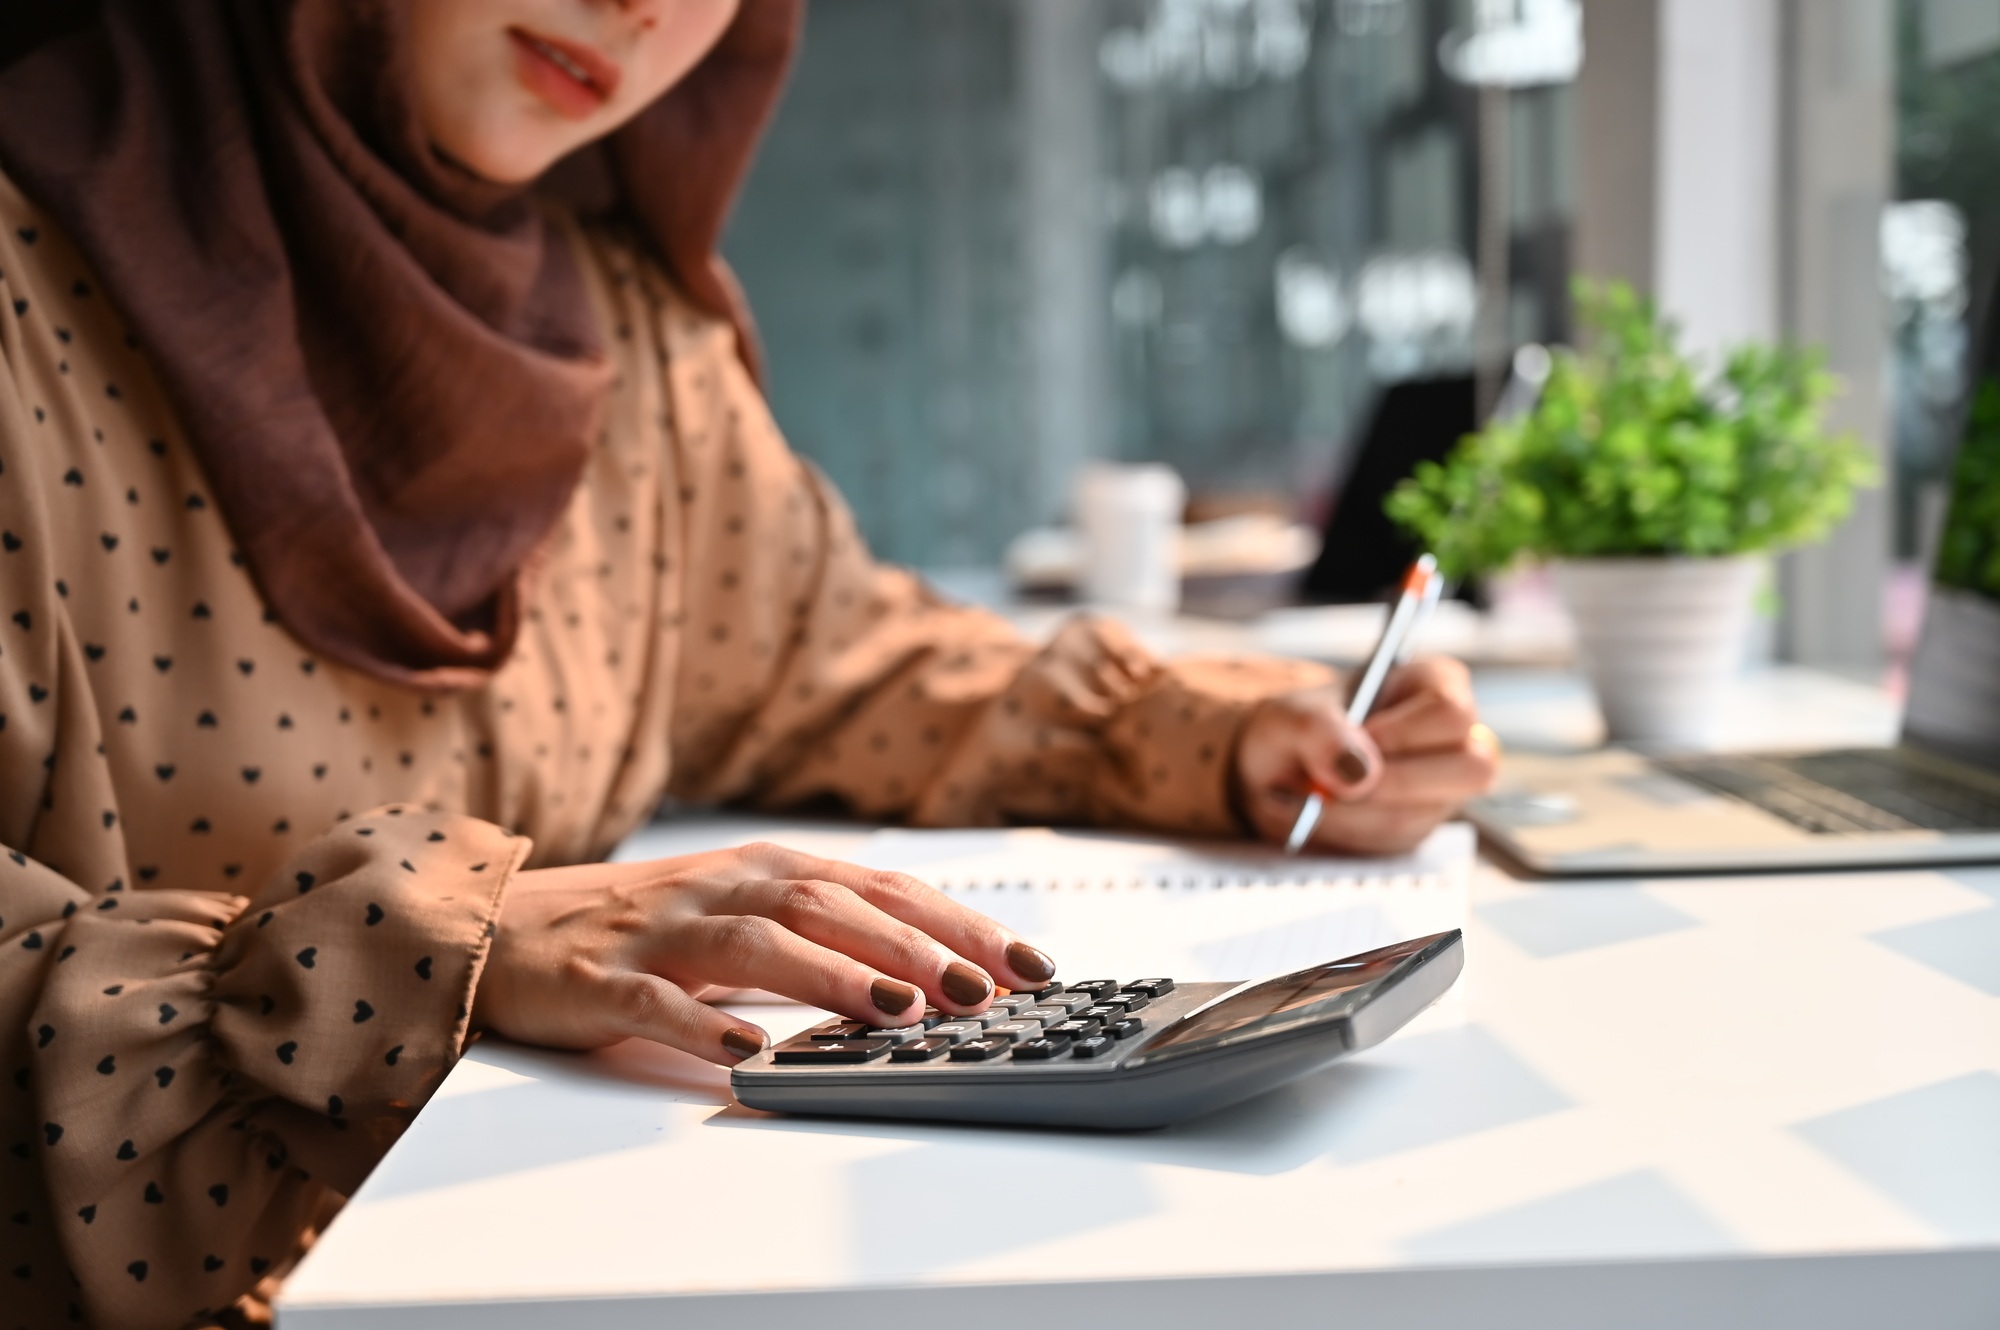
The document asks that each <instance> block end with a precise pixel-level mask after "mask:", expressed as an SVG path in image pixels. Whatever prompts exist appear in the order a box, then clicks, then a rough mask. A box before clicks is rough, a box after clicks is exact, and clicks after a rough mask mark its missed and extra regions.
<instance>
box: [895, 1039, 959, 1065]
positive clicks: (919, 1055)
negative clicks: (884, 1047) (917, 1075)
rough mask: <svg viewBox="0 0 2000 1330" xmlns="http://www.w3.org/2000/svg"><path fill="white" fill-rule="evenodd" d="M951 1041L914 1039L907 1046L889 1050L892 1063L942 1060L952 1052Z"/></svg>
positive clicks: (899, 1045) (902, 1045)
mask: <svg viewBox="0 0 2000 1330" xmlns="http://www.w3.org/2000/svg"><path fill="white" fill-rule="evenodd" d="M951 1047H952V1045H951V1040H949V1039H912V1040H911V1041H910V1042H909V1043H907V1044H897V1045H896V1046H895V1047H894V1048H892V1049H890V1050H889V1061H891V1062H929V1061H930V1060H931V1059H932V1058H941V1057H943V1056H944V1055H945V1054H946V1053H949V1052H950V1051H951Z"/></svg>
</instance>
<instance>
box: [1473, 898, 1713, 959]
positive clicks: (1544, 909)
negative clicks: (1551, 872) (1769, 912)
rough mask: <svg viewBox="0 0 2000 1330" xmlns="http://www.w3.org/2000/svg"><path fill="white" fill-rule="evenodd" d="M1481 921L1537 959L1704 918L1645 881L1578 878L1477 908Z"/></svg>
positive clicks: (1672, 929) (1689, 925) (1611, 943)
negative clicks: (1595, 881) (1651, 890)
mask: <svg viewBox="0 0 2000 1330" xmlns="http://www.w3.org/2000/svg"><path fill="white" fill-rule="evenodd" d="M1477 914H1478V915H1479V919H1480V922H1482V923H1484V924H1485V925H1486V926H1487V927H1489V928H1491V929H1492V930H1493V931H1494V932H1496V933H1498V934H1500V936H1501V937H1504V938H1506V939H1507V940H1508V941H1509V942H1511V943H1513V944H1514V945H1515V946H1517V947H1519V948H1520V949H1521V950H1523V951H1525V952H1527V953H1528V954H1529V955H1530V956H1533V957H1534V958H1535V959H1537V960H1548V959H1550V958H1552V957H1556V956H1567V955H1570V954H1571V953H1573V952H1579V951H1592V950H1595V949H1596V948H1598V947H1609V946H1615V945H1617V944H1618V943H1621V942H1636V941H1638V940H1639V939H1640V938H1649V937H1658V936H1660V935H1661V934H1663V933H1677V932H1679V931H1680V930H1682V929H1684V928H1694V927H1697V926H1698V925H1699V923H1700V921H1699V920H1697V919H1696V918H1695V917H1694V916H1693V915H1690V914H1688V913H1686V912H1685V911H1683V910H1678V909H1676V908H1674V907H1673V906H1671V905H1669V904H1667V903H1666V902H1665V901H1663V900H1661V899H1659V898H1658V897H1657V896H1654V895H1652V894H1650V893H1649V892H1647V890H1646V889H1645V888H1644V887H1635V886H1623V885H1619V886H1597V885H1585V884H1581V883H1579V884H1575V885H1569V886H1560V887H1543V888H1540V889H1538V890H1536V891H1535V892H1534V894H1532V895H1528V896H1521V897H1517V898H1515V899H1513V900H1506V901H1498V902H1495V903H1493V904H1491V905H1482V906H1480V907H1479V908H1478V910H1477Z"/></svg>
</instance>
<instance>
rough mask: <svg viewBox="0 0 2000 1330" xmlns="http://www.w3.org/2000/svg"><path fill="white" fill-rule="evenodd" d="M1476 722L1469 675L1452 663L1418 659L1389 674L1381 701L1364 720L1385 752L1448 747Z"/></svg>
mask: <svg viewBox="0 0 2000 1330" xmlns="http://www.w3.org/2000/svg"><path fill="white" fill-rule="evenodd" d="M1478 719H1479V706H1478V703H1477V701H1476V700H1475V699H1474V697H1473V695H1472V681H1471V676H1470V675H1468V674H1467V672H1466V670H1465V667H1464V666H1463V665H1460V664H1459V663H1458V662H1457V661H1447V660H1423V661H1417V662H1416V663H1414V664H1411V665H1405V666H1403V667H1402V668H1401V669H1399V670H1398V671H1397V672H1396V673H1395V674H1392V675H1390V676H1389V685H1388V686H1387V687H1385V688H1384V689H1383V701H1382V705H1381V706H1379V707H1378V708H1377V709H1376V711H1375V714H1374V715H1372V716H1370V717H1369V718H1368V721H1367V729H1368V732H1369V733H1370V734H1371V735H1373V736H1374V738H1375V742H1376V743H1377V744H1379V745H1380V746H1381V748H1382V750H1383V751H1384V752H1391V753H1400V752H1413V751H1420V750H1424V749H1430V748H1448V747H1453V746H1456V745H1457V744H1459V743H1461V742H1462V741H1463V740H1464V738H1465V735H1466V732H1467V731H1469V730H1470V729H1471V728H1472V726H1473V724H1474V723H1475V722H1476V721H1478Z"/></svg>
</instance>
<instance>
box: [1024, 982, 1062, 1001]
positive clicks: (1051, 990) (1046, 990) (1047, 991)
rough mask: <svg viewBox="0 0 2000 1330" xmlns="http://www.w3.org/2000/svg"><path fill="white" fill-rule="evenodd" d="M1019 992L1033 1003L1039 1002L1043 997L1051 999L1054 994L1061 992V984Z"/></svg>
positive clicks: (1044, 985)
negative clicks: (1024, 994) (1033, 1001)
mask: <svg viewBox="0 0 2000 1330" xmlns="http://www.w3.org/2000/svg"><path fill="white" fill-rule="evenodd" d="M1021 991H1022V992H1023V993H1026V994H1027V995H1028V996H1029V997H1031V998H1033V999H1034V1000H1035V1001H1037V1002H1040V1001H1041V1000H1042V999H1043V998H1045V997H1053V996H1054V995H1055V994H1057V993H1060V992H1062V991H1063V986H1062V985H1061V984H1043V985H1042V986H1041V987H1040V988H1024V989H1022V990H1021Z"/></svg>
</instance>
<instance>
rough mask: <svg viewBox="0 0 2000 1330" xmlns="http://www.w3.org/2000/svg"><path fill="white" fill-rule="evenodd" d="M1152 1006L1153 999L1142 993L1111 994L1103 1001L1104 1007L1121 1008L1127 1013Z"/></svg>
mask: <svg viewBox="0 0 2000 1330" xmlns="http://www.w3.org/2000/svg"><path fill="white" fill-rule="evenodd" d="M1152 1004H1153V999H1151V998H1149V997H1147V996H1146V995H1145V994H1144V993H1113V994H1111V995H1110V996H1109V997H1107V998H1105V999H1104V1005H1105V1006H1107V1007H1123V1008H1125V1010H1127V1011H1137V1010H1139V1008H1141V1007H1149V1006H1151V1005H1152Z"/></svg>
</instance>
